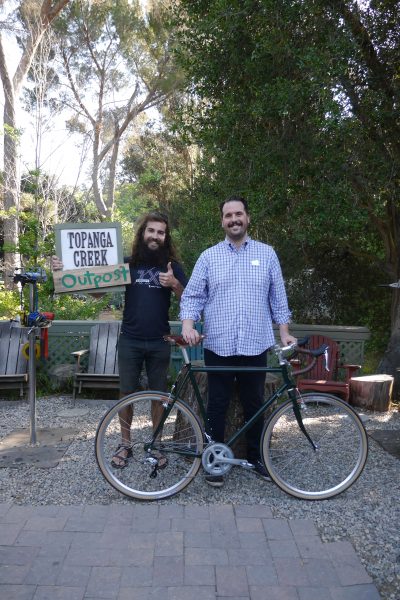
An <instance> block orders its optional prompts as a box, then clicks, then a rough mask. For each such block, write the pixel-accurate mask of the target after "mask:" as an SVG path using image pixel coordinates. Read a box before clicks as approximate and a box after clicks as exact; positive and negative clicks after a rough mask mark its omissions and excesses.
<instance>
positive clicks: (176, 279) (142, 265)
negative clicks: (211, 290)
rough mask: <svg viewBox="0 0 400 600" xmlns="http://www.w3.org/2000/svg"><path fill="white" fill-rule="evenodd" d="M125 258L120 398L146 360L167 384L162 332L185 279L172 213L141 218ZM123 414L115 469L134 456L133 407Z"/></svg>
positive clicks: (163, 386)
mask: <svg viewBox="0 0 400 600" xmlns="http://www.w3.org/2000/svg"><path fill="white" fill-rule="evenodd" d="M125 262H128V263H129V267H130V274H131V283H130V284H129V285H127V286H126V289H125V305H124V313H123V317H122V325H121V333H120V337H119V341H118V366H119V376H120V397H121V398H122V397H123V396H126V395H127V394H131V393H133V392H136V391H137V390H138V387H139V378H140V374H141V371H142V368H143V365H145V367H146V373H147V378H148V383H149V389H151V390H159V391H162V392H164V391H166V390H167V372H168V368H169V364H170V355H171V349H170V345H169V343H168V342H166V341H164V338H163V336H164V335H165V334H166V333H169V323H168V313H169V308H170V302H171V293H172V292H174V294H175V296H176V297H177V298H178V300H179V299H180V297H181V295H182V292H183V288H184V286H185V285H186V283H187V279H186V276H185V274H184V272H183V269H182V267H181V265H180V264H179V262H178V260H177V254H176V251H175V248H174V245H173V242H172V239H171V232H170V228H169V224H168V219H167V217H166V216H165V215H163V214H161V213H158V212H151V213H147V214H145V215H143V217H142V218H141V219H140V220H139V222H138V224H137V229H136V235H135V238H134V240H133V244H132V254H131V256H130V257H129V258H126V259H125ZM160 408H161V410H162V407H159V406H158V405H154V407H153V411H152V417H153V426H156V424H157V423H158V421H159V418H160V415H159V414H157V411H158V412H159V411H160ZM119 419H120V425H121V438H122V439H121V444H120V445H119V446H118V448H117V449H116V452H115V455H114V457H113V459H112V461H111V464H112V466H113V467H114V468H116V469H123V468H124V467H125V466H126V465H127V463H128V460H129V458H130V457H131V456H132V449H131V440H130V428H131V423H132V408H131V407H128V408H125V409H124V410H122V411H121V412H120V413H119ZM154 458H156V459H157V460H158V468H160V469H162V468H163V467H165V466H166V463H167V459H166V457H165V456H163V455H158V456H156V457H154Z"/></svg>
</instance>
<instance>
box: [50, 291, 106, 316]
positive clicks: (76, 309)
mask: <svg viewBox="0 0 400 600" xmlns="http://www.w3.org/2000/svg"><path fill="white" fill-rule="evenodd" d="M108 302H109V298H108V296H104V297H103V298H93V297H92V296H90V295H89V294H88V295H87V296H85V295H84V294H80V295H79V296H77V295H73V294H72V295H70V294H62V295H61V294H60V295H58V296H55V297H54V298H52V297H51V296H48V295H43V294H42V295H39V303H40V304H39V306H40V310H42V311H45V312H47V311H50V312H54V313H55V315H56V316H55V318H56V319H61V320H86V319H97V318H98V316H99V314H100V312H101V311H102V310H104V308H105V307H106V306H107V304H108Z"/></svg>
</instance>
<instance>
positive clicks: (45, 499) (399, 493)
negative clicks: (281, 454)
mask: <svg viewBox="0 0 400 600" xmlns="http://www.w3.org/2000/svg"><path fill="white" fill-rule="evenodd" d="M109 405H110V402H103V401H99V400H88V401H82V400H79V401H78V402H77V404H76V406H77V408H82V407H84V408H87V409H88V412H87V414H85V415H82V414H81V415H79V416H76V417H65V416H60V414H59V413H61V412H62V411H63V410H65V409H68V408H71V406H72V400H71V396H69V395H62V396H47V397H43V398H38V399H37V406H36V408H37V428H41V427H74V428H77V429H78V433H77V435H76V439H74V441H73V442H72V443H71V444H70V446H69V448H68V450H67V451H66V453H65V455H64V456H63V458H62V459H61V460H60V462H59V463H58V465H57V466H56V467H54V468H50V469H42V468H37V467H32V466H29V465H20V466H18V467H16V468H0V503H1V502H13V503H15V504H21V505H29V504H30V505H43V504H55V505H70V504H78V505H81V504H110V503H118V504H128V503H131V502H134V501H133V500H131V499H129V498H127V497H125V496H123V495H121V494H120V493H119V492H117V491H116V490H114V489H113V488H111V487H110V486H109V485H108V484H107V483H106V482H105V480H104V479H103V477H102V476H101V474H100V472H99V470H98V468H97V465H96V462H95V458H94V454H93V440H94V435H95V432H96V427H97V424H98V422H99V421H100V418H101V416H102V415H103V414H104V412H105V410H106V409H107V407H108V406H109ZM363 414H365V415H366V416H367V418H368V420H367V421H366V423H365V425H366V429H367V431H372V430H375V429H394V430H397V431H399V435H400V412H399V411H398V410H393V411H390V412H387V413H373V412H365V411H364V412H363ZM29 415H30V413H29V405H28V403H26V402H20V401H9V402H4V401H0V440H1V439H3V438H4V437H5V436H6V435H8V434H9V433H11V432H12V431H13V430H14V429H17V428H21V427H26V428H29ZM369 442H370V453H369V458H368V461H367V465H366V467H365V469H364V472H363V474H362V476H361V477H360V479H359V480H358V481H357V482H356V483H355V484H354V485H353V486H352V487H351V488H350V489H349V490H347V491H346V492H345V493H344V494H342V495H340V496H337V497H336V498H333V499H330V500H324V501H322V502H307V501H302V500H298V499H295V498H292V497H290V496H287V495H286V494H284V492H282V491H281V490H280V489H279V488H277V487H276V486H275V485H273V484H270V483H265V482H263V481H262V480H260V479H258V478H257V477H255V476H254V475H253V474H251V473H249V472H245V471H243V470H240V469H233V470H232V472H231V473H230V474H229V477H227V480H226V484H225V486H224V487H223V488H222V489H210V488H209V487H208V486H206V485H205V484H204V477H203V476H202V475H201V474H200V475H198V476H197V477H196V479H195V480H194V481H193V482H192V483H191V484H190V485H189V486H188V487H187V488H186V490H184V491H183V492H181V493H180V494H178V495H177V496H174V497H173V498H171V499H167V500H162V501H160V503H162V504H170V503H176V504H181V505H182V504H191V503H193V504H210V503H213V504H226V503H233V504H250V505H251V504H265V505H268V506H269V507H270V508H271V510H272V511H273V514H274V516H275V517H283V518H286V519H299V518H300V519H302V518H306V519H311V520H312V521H314V523H315V524H316V526H317V528H318V531H319V533H320V535H321V537H322V539H323V541H329V542H332V541H338V540H344V539H346V540H349V541H350V542H351V543H352V544H353V546H354V548H355V550H356V552H357V554H358V556H359V557H360V559H361V561H362V563H363V564H364V566H365V567H366V569H367V571H368V573H369V574H370V576H371V577H372V578H373V580H374V583H375V585H376V586H377V588H378V590H379V592H380V594H381V596H382V598H383V600H398V599H399V598H400V543H399V542H400V527H399V525H400V519H399V513H400V476H399V475H400V460H399V459H397V458H395V457H394V456H392V455H391V454H389V453H388V452H386V451H384V450H383V449H382V447H381V446H380V445H379V444H378V443H377V442H375V441H374V440H373V439H372V438H371V437H369Z"/></svg>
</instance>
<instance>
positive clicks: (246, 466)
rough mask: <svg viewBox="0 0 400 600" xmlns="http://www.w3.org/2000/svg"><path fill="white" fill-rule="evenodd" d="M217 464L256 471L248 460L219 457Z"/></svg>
mask: <svg viewBox="0 0 400 600" xmlns="http://www.w3.org/2000/svg"><path fill="white" fill-rule="evenodd" d="M216 462H217V463H220V464H227V465H232V466H234V465H235V466H237V467H242V468H243V469H254V465H253V464H252V463H249V462H248V461H247V460H245V459H243V458H227V457H222V456H221V458H220V457H218V458H217V459H216Z"/></svg>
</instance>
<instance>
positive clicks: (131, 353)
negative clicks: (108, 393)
mask: <svg viewBox="0 0 400 600" xmlns="http://www.w3.org/2000/svg"><path fill="white" fill-rule="evenodd" d="M170 356H171V347H170V345H169V343H168V342H165V341H164V340H162V339H160V340H141V339H137V338H131V337H128V336H126V335H124V334H123V333H121V335H120V336H119V340H118V367H119V377H120V391H121V394H131V393H133V392H136V391H137V390H138V388H139V377H140V373H141V371H142V368H143V364H145V366H146V373H147V378H148V381H149V389H150V390H158V391H160V392H165V391H167V373H168V368H169V361H170Z"/></svg>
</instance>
